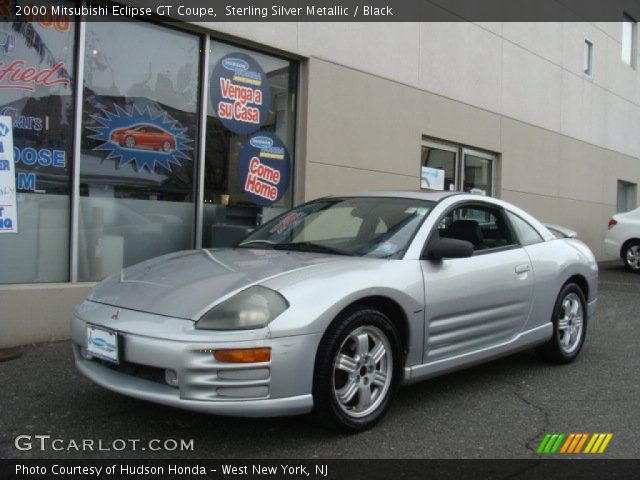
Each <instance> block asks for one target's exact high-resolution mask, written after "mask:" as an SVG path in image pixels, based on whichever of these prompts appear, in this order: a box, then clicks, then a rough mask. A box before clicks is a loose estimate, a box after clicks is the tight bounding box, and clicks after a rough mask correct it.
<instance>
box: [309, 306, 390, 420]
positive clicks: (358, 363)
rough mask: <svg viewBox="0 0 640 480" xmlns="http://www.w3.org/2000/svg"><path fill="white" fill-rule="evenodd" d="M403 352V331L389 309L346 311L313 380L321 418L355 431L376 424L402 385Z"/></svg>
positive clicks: (327, 339) (321, 350)
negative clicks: (387, 314)
mask: <svg viewBox="0 0 640 480" xmlns="http://www.w3.org/2000/svg"><path fill="white" fill-rule="evenodd" d="M401 352H402V348H401V344H400V337H399V335H398V332H397V330H396V328H395V326H394V325H393V323H392V322H391V320H389V318H388V317H387V316H386V315H385V314H383V313H382V312H380V311H379V310H375V309H372V308H369V307H365V306H361V307H355V308H351V309H349V310H348V311H346V312H344V314H342V315H341V316H340V317H339V318H338V319H337V320H336V321H335V322H334V323H333V324H332V325H331V327H329V330H327V332H326V334H325V336H324V338H323V339H322V341H321V342H320V346H319V347H318V353H317V356H316V367H315V374H314V383H313V399H314V414H315V416H316V418H317V419H318V420H319V421H320V422H322V424H323V425H331V426H333V427H336V428H338V429H341V430H344V431H349V432H359V431H362V430H366V429H367V428H370V427H372V426H373V425H375V424H376V423H377V422H378V421H380V420H381V419H382V417H383V416H384V415H385V413H386V412H387V410H388V409H389V406H390V404H391V400H392V398H393V396H394V394H395V391H396V390H397V387H398V384H399V380H400V374H401V371H402V364H401Z"/></svg>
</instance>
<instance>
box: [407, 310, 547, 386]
mask: <svg viewBox="0 0 640 480" xmlns="http://www.w3.org/2000/svg"><path fill="white" fill-rule="evenodd" d="M552 335H553V324H552V323H551V322H549V323H547V324H545V325H541V326H539V327H536V328H534V329H531V330H527V331H526V332H522V333H520V334H518V335H517V336H515V337H514V338H513V339H511V340H509V341H508V342H504V343H500V344H498V345H495V346H493V347H487V348H483V349H481V350H475V351H473V352H467V353H463V354H461V355H456V356H455V357H452V358H444V359H440V360H436V361H434V362H430V363H425V364H422V365H414V366H412V367H405V368H404V378H403V381H402V383H403V384H404V385H406V384H409V383H415V382H418V381H420V380H424V379H426V378H431V377H436V376H438V375H443V374H445V373H449V372H453V371H455V370H461V369H463V368H466V367H470V366H472V365H477V364H479V363H484V362H487V361H489V360H494V359H496V358H499V357H504V356H507V355H511V354H513V353H515V352H518V351H520V350H526V349H527V348H532V347H535V346H537V345H541V344H543V343H545V342H546V341H547V340H549V339H550V338H551V336H552Z"/></svg>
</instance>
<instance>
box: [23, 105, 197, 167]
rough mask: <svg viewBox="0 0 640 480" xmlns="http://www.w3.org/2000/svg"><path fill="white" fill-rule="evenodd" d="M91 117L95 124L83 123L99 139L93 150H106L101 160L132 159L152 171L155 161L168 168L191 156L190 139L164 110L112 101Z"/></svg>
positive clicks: (123, 160) (135, 163) (129, 161)
mask: <svg viewBox="0 0 640 480" xmlns="http://www.w3.org/2000/svg"><path fill="white" fill-rule="evenodd" d="M92 117H93V119H94V120H95V121H96V122H97V123H98V124H99V126H97V127H87V128H88V129H89V130H92V131H94V132H96V133H95V135H91V136H90V137H89V138H93V139H95V140H101V141H102V143H101V144H100V145H99V146H97V147H95V148H94V150H99V151H106V152H109V154H108V155H107V157H106V158H105V160H109V159H114V160H118V166H119V167H121V166H123V165H127V164H129V163H132V164H133V165H134V166H135V168H136V170H141V169H142V168H146V169H147V170H149V171H150V172H153V170H154V168H155V167H156V165H159V166H161V167H163V168H164V169H166V170H168V171H171V164H174V165H178V166H180V165H182V164H181V163H180V160H181V159H183V160H191V157H190V156H189V155H187V154H186V151H187V150H192V149H193V147H192V146H191V144H192V143H193V140H191V139H190V138H189V137H187V134H186V131H187V129H186V128H184V127H182V126H181V125H180V124H179V123H178V121H177V120H174V119H173V118H171V117H170V116H169V114H168V113H167V112H161V113H159V114H157V115H153V114H152V113H151V111H150V110H149V109H148V108H145V109H144V110H140V109H138V107H136V106H135V105H134V106H133V108H131V109H130V110H124V109H122V108H120V107H119V106H118V105H115V112H113V113H112V112H109V111H106V110H103V111H102V115H92ZM23 161H24V160H23Z"/></svg>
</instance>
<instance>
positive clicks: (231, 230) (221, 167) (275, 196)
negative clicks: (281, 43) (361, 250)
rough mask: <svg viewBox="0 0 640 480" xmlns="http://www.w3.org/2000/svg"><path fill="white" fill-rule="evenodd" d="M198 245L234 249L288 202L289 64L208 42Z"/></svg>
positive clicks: (291, 115) (292, 117) (291, 105)
mask: <svg viewBox="0 0 640 480" xmlns="http://www.w3.org/2000/svg"><path fill="white" fill-rule="evenodd" d="M209 63H210V67H209V74H208V78H209V88H210V90H209V102H208V105H207V130H206V149H205V150H206V154H205V172H204V175H205V178H204V186H205V190H204V209H203V239H202V245H203V246H204V247H211V246H214V247H217V246H228V245H232V244H233V243H234V242H236V241H237V240H238V239H240V238H241V237H242V236H244V234H246V233H247V232H248V230H250V229H251V228H253V227H255V226H256V225H257V224H260V223H261V222H263V221H266V220H269V219H270V218H272V217H273V216H275V215H277V214H278V213H280V212H281V211H282V210H283V209H285V208H290V207H291V202H292V189H293V188H292V183H293V180H292V177H293V175H292V172H293V167H292V162H293V158H292V154H293V147H294V124H295V91H296V87H295V85H296V70H295V64H294V63H292V62H290V61H288V60H284V59H281V58H278V57H274V56H271V55H266V54H262V53H258V52H255V51H252V50H247V49H244V48H240V47H237V46H234V45H229V44H226V43H222V42H218V41H213V40H212V41H211V57H210V62H209Z"/></svg>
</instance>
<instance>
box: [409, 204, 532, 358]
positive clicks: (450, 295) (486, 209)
mask: <svg viewBox="0 0 640 480" xmlns="http://www.w3.org/2000/svg"><path fill="white" fill-rule="evenodd" d="M437 236H448V237H451V238H457V239H460V240H467V241H470V242H471V243H473V244H474V253H473V256H471V257H468V258H454V259H443V260H420V262H421V267H422V271H423V278H424V288H425V322H426V323H425V343H424V345H425V352H424V363H429V362H432V361H437V360H440V359H445V358H451V357H455V356H457V355H463V354H466V353H469V352H474V351H478V350H482V349H489V348H491V347H493V346H496V345H499V344H501V343H505V342H508V341H509V340H511V339H513V338H514V337H515V336H516V335H517V334H518V333H519V332H520V331H522V329H523V326H524V325H525V323H526V321H527V318H528V316H529V312H530V309H531V296H532V292H533V273H532V266H531V262H530V260H529V256H528V254H527V253H526V251H525V250H524V248H522V246H521V245H520V244H519V243H518V241H517V239H516V236H515V235H514V233H513V231H512V228H511V226H510V224H509V223H508V222H507V221H506V220H505V214H504V212H503V211H502V210H501V209H500V208H499V207H497V206H493V205H491V204H487V203H473V204H464V205H458V206H455V207H453V208H452V209H451V210H449V212H448V213H447V214H446V215H445V216H444V217H443V218H442V219H441V220H440V221H439V222H437V224H436V226H435V227H434V231H433V232H431V234H430V237H429V240H428V241H430V240H431V239H433V238H436V237H437Z"/></svg>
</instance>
